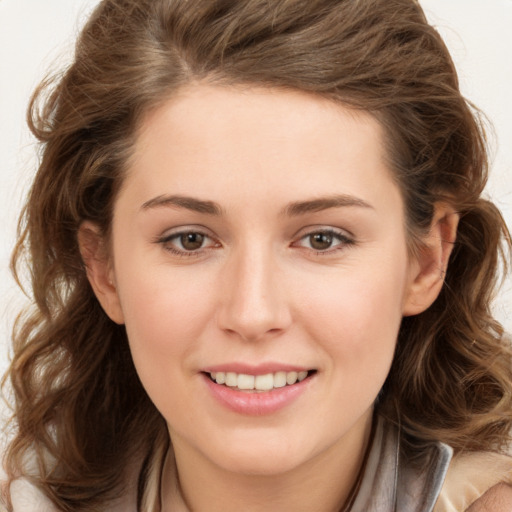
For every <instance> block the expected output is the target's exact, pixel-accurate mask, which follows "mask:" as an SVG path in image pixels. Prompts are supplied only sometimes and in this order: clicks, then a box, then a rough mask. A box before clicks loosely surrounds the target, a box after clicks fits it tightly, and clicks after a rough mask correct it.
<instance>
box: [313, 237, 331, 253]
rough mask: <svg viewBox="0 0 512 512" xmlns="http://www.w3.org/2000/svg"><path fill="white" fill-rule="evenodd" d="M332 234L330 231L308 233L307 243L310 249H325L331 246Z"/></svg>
mask: <svg viewBox="0 0 512 512" xmlns="http://www.w3.org/2000/svg"><path fill="white" fill-rule="evenodd" d="M332 242H333V236H332V234H331V233H313V234H311V235H309V243H310V245H311V248H312V249H315V250H317V251H325V250H326V249H329V248H330V247H331V246H332Z"/></svg>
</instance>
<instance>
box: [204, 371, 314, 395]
mask: <svg viewBox="0 0 512 512" xmlns="http://www.w3.org/2000/svg"><path fill="white" fill-rule="evenodd" d="M308 373H309V372H307V371H301V372H294V371H291V372H285V371H278V372H275V373H267V374H265V375H249V374H246V373H235V372H211V373H209V376H210V379H211V380H212V381H213V382H215V383H217V384H221V385H224V386H227V387H230V388H233V389H238V390H240V391H271V390H272V389H278V388H284V387H285V386H293V385H294V384H296V383H297V382H302V381H303V380H304V379H305V378H306V377H307V376H308Z"/></svg>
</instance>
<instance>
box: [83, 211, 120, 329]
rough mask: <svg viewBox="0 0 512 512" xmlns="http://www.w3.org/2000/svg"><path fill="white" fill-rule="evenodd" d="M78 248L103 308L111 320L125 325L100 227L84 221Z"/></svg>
mask: <svg viewBox="0 0 512 512" xmlns="http://www.w3.org/2000/svg"><path fill="white" fill-rule="evenodd" d="M78 246H79V248H80V254H81V255H82V260H83V261H84V264H85V268H86V272H87V279H88V280H89V283H90V284H91V287H92V289H93V291H94V294H95V295H96V298H97V299H98V301H99V303H100V304H101V307H102V308H103V309H104V311H105V313H106V314H107V315H108V316H109V317H110V319H111V320H113V321H114V322H116V323H117V324H123V323H124V316H123V311H122V309H121V303H120V301H119V296H118V293H117V287H116V283H115V276H114V269H113V268H112V264H111V259H110V256H109V254H108V249H107V247H106V241H105V238H104V236H103V235H102V234H101V233H100V229H99V227H98V226H97V225H96V224H94V223H92V222H89V221H84V222H82V224H81V225H80V227H79V229H78Z"/></svg>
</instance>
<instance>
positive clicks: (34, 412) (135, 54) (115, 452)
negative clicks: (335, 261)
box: [5, 0, 512, 512]
mask: <svg viewBox="0 0 512 512" xmlns="http://www.w3.org/2000/svg"><path fill="white" fill-rule="evenodd" d="M196 82H208V83H215V84H218V85H225V86H231V85H233V84H238V85H249V86H252V85H257V86H266V87H273V88H291V89H297V90H300V91H305V92H309V93H311V94H313V95H318V96H322V97H325V98H329V99H330V100H332V101H334V102H337V103H340V104H342V105H344V106H348V107H351V108H355V109H361V110H364V111H366V112H369V113H370V114H371V115H373V116H374V117H375V118H376V119H377V120H378V121H379V122H380V123H381V125H382V126H383V128H384V132H385V133H386V135H387V139H386V147H387V150H388V158H389V163H390V168H391V169H393V171H394V176H395V179H396V180H397V183H398V184H399V186H400V188H401V190H402V194H403V197H404V201H405V207H406V217H407V223H408V225H407V229H408V232H409V236H410V239H411V241H412V242H414V241H416V242H417V240H419V239H420V234H422V233H423V234H424V233H425V232H426V230H428V228H429V226H430V222H431V220H432V215H433V211H434V204H435V203H436V202H440V201H445V202H447V203H449V204H451V205H452V206H453V207H454V208H455V209H456V210H457V211H458V212H459V213H460V215H461V219H460V223H459V229H458V237H457V242H456V245H455V248H454V251H453V253H452V257H451V260H450V263H449V267H448V270H447V273H446V281H445V285H444V287H443V290H442V292H441V295H440V296H439V298H438V299H437V301H436V302H435V303H434V305H433V306H432V307H431V308H429V309H428V310H427V311H425V312H424V313H422V314H420V315H417V316H415V317H408V318H404V320H403V324H402V326H401V330H400V334H399V339H398V344H397V349H396V356H395V360H394V363H393V367H392V369H391V372H390V374H389V377H388V379H387V381H386V384H385V386H384V388H383V391H382V393H381V396H380V400H379V404H378V409H379V411H380V413H381V414H383V415H385V416H386V417H387V418H388V419H390V420H391V421H394V422H397V423H400V424H401V426H402V428H403V429H404V430H405V431H406V432H407V433H408V434H410V439H411V443H412V442H413V440H416V441H414V442H415V443H418V440H422V441H424V442H427V441H431V440H440V441H443V442H447V443H449V444H451V445H452V446H453V447H454V448H455V449H456V450H489V449H499V448H500V447H503V445H504V443H506V442H508V440H509V437H508V435H509V431H510V429H511V427H512V413H511V410H512V407H511V406H512V384H511V379H510V368H511V362H512V356H511V349H510V345H509V343H508V342H507V341H505V340H504V339H503V330H502V328H501V326H500V325H499V324H498V323H497V322H496V321H495V320H494V319H493V317H492V314H491V311H490V304H491V299H492V296H493V292H494V289H495V283H496V279H497V275H498V269H499V265H500V257H501V261H502V262H506V258H507V256H506V255H507V250H509V249H510V247H511V242H510V235H509V233H508V231H507V228H506V225H505V223H504V221H503V218H502V217H501V215H500V213H499V211H498V210H497V209H496V208H495V206H494V205H493V204H492V203H490V202H488V201H486V200H484V199H482V198H481V193H482V190H483V188H484V186H485V183H486V179H487V160H486V145H485V138H484V135H483V133H484V132H483V129H482V126H481V125H480V124H479V121H478V116H477V114H476V112H475V110H474V109H472V108H471V106H470V105H468V103H467V102H466V101H465V100H464V99H463V98H462V96H461V94H460V92H459V88H458V83H457V75H456V72H455V68H454V65H453V62H452V61H451V59H450V56H449V54H448V51H447V49H446V47H445V45H444V43H443V42H442V40H441V37H440V36H439V34H438V33H437V32H436V31H435V30H434V29H433V28H432V27H431V26H429V25H428V23H427V22H426V19H425V16H424V14H423V12H422V10H421V8H420V7H419V5H418V3H417V2H416V1H414V0H365V1H363V0H283V1H280V2H271V1H269V0H212V1H204V2H193V1H192V0H104V1H102V2H101V3H100V4H99V6H98V7H97V8H96V10H95V11H94V13H93V14H92V16H91V18H90V20H89V21H88V23H87V25H86V26H85V28H84V29H83V31H82V33H81V35H80V37H79V39H78V42H77V45H76V55H75V59H74V63H73V64H72V65H71V66H70V67H69V69H68V70H67V71H66V72H65V73H64V75H63V76H62V77H58V78H57V80H56V81H51V80H48V81H45V82H43V83H42V84H41V86H40V87H39V88H38V89H37V90H36V92H35V93H34V96H33V99H32V102H31V105H30V109H29V125H30V127H31V129H32V132H33V133H34V134H35V136H36V137H37V138H38V140H39V141H40V142H41V144H42V147H43V153H42V159H41V163H40V166H39V169H38V172H37V175H36V177H35V180H34V183H33V186H32V189H31V191H30V194H29V197H28V200H27V204H26V207H25V210H24V212H23V215H22V217H21V219H20V224H19V240H18V244H17V246H16V249H15V251H14V254H13V259H12V267H13V269H14V272H15V273H16V272H18V270H17V269H18V267H19V266H20V265H21V264H24V263H26V264H27V266H28V269H29V272H30V276H31V286H32V290H33V299H34V308H33V309H32V310H30V312H28V313H27V314H26V315H25V316H22V317H20V320H19V322H18V324H17V327H16V329H15V333H14V358H13V361H12V364H11V367H10V370H9V372H8V378H9V379H10V381H11V385H12V389H13V392H14V397H15V404H14V420H15V424H16V428H17V432H16V436H15V438H14V439H13V441H12V443H11V444H10V446H9V449H8V451H7V454H6V458H5V461H6V468H7V471H8V475H9V478H10V479H11V480H12V479H14V478H16V477H19V476H21V475H23V476H25V477H27V478H29V479H30V480H31V481H33V482H34V483H35V484H36V485H37V486H38V487H39V488H40V489H42V490H43V491H44V493H45V494H46V495H47V496H48V497H49V498H50V499H51V500H52V502H53V503H55V505H56V506H57V507H58V508H59V510H63V511H69V512H71V511H78V510H80V511H92V510H97V509H98V507H100V506H101V505H102V504H104V503H105V501H106V500H107V499H114V498H115V497H116V496H117V495H118V494H119V492H121V491H120V490H122V488H123V484H126V481H127V478H128V477H129V475H128V472H127V470H126V468H127V467H131V465H130V463H131V462H133V460H135V458H136V457H138V458H139V459H140V460H146V462H145V463H144V468H143V469H142V470H141V471H140V482H139V483H140V489H141V494H143V491H142V490H143V489H144V488H145V487H146V484H147V475H148V474H149V473H148V471H149V470H148V467H150V465H151V464H150V462H148V459H146V456H147V455H148V454H151V453H159V449H160V447H161V444H162V439H164V438H165V436H166V425H165V421H164V420H163V418H162V416H161V415H160V413H159V412H158V411H157V410H156V408H155V407H154V405H153V404H152V403H151V401H150V399H149V398H148V396H147V395H146V393H145V391H144V389H143V388H142V385H141V383H140V381H139V379H138V377H137V374H136V371H135V368H134V366H133V363H132V360H131V357H130V353H129V348H128V343H127V339H126V333H125V330H124V328H123V327H122V326H118V325H116V324H114V323H113V322H111V321H110V320H109V319H108V317H107V316H106V315H105V313H104V312H103V311H102V309H101V307H100V306H99V304H98V302H97V300H96V298H95V296H94V294H93V292H92V290H91V288H90V286H89V283H88V281H87V278H86V274H85V269H84V265H83V262H82V259H81V257H80V252H79V248H78V242H77V231H78V228H79V226H80V224H81V223H82V222H83V221H84V220H89V221H92V222H94V223H96V224H97V225H98V226H99V227H100V229H101V231H102V233H103V234H104V236H105V237H106V238H108V236H109V233H110V224H111V219H112V211H113V205H114V201H115V198H116V194H117V191H118V190H119V187H120V186H122V180H123V173H124V171H125V169H126V163H127V162H128V161H129V159H130V156H131V154H132V150H133V146H134V142H135V139H136V136H137V128H138V127H139V126H140V124H141V120H142V119H143V117H144V116H145V115H146V114H147V113H148V112H149V111H150V110H152V109H154V108H157V107H158V105H160V104H162V103H163V102H164V101H166V100H167V99H168V98H169V97H171V96H172V95H174V94H176V93H177V91H179V90H180V89H181V88H183V87H186V86H187V85H189V84H192V83H196ZM413 245H414V243H413ZM415 247H416V250H421V248H420V247H419V246H418V245H417V244H416V246H415ZM29 453H34V454H35V459H36V461H37V463H38V465H39V467H38V471H37V476H36V475H32V476H31V475H30V474H27V471H26V469H25V460H26V457H27V455H28V454H29Z"/></svg>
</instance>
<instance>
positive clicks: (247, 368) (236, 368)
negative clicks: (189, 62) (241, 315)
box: [202, 362, 313, 375]
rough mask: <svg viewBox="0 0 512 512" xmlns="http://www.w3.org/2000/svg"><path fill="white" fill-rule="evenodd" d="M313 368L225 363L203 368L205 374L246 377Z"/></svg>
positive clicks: (290, 365)
mask: <svg viewBox="0 0 512 512" xmlns="http://www.w3.org/2000/svg"><path fill="white" fill-rule="evenodd" d="M312 369H313V368H311V367H306V366H299V365H293V364H287V363H275V362H269V363H262V364H257V365H252V364H247V363H235V362H233V363H225V364H216V365H213V366H208V367H206V368H203V370H202V371H203V372H205V373H217V372H225V373H227V372H233V373H243V374H246V375H266V374H268V373H276V372H304V371H310V370H312Z"/></svg>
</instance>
